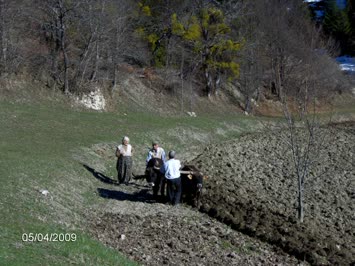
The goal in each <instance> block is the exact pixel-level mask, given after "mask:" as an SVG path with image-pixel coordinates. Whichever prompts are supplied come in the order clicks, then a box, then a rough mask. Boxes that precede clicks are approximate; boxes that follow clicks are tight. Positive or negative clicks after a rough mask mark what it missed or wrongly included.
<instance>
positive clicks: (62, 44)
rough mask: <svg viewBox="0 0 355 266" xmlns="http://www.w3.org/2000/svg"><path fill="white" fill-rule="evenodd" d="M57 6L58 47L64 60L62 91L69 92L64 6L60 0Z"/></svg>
mask: <svg viewBox="0 0 355 266" xmlns="http://www.w3.org/2000/svg"><path fill="white" fill-rule="evenodd" d="M59 6H60V15H59V24H60V49H61V50H62V53H63V61H64V93H65V94H69V58H68V53H67V49H66V46H65V41H66V40H65V38H66V32H65V22H64V17H65V13H64V7H63V2H62V1H59Z"/></svg>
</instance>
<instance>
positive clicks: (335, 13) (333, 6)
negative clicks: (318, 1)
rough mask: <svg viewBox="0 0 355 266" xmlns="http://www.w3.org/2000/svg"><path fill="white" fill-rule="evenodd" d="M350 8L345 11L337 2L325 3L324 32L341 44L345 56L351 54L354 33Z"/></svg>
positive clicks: (329, 1) (328, 1) (334, 0)
mask: <svg viewBox="0 0 355 266" xmlns="http://www.w3.org/2000/svg"><path fill="white" fill-rule="evenodd" d="M348 8H349V7H348V6H347V7H346V8H345V9H340V8H339V7H338V6H337V3H336V0H326V1H325V16H324V21H323V26H324V30H325V31H326V33H328V34H330V35H332V36H333V37H334V38H335V39H336V40H337V41H338V42H339V43H340V47H341V52H342V53H343V54H345V53H348V52H349V49H350V46H351V45H350V39H351V35H352V31H353V30H352V25H351V20H350V18H349V12H348Z"/></svg>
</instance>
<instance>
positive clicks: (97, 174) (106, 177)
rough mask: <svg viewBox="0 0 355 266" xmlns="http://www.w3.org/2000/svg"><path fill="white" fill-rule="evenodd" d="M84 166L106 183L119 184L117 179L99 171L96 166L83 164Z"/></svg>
mask: <svg viewBox="0 0 355 266" xmlns="http://www.w3.org/2000/svg"><path fill="white" fill-rule="evenodd" d="M83 166H84V168H85V169H86V170H88V171H89V172H90V173H91V174H92V175H93V176H94V177H95V178H96V179H98V180H100V181H101V182H103V183H106V184H117V181H116V180H113V179H111V178H109V177H108V176H105V175H104V174H102V173H100V172H97V171H96V170H95V169H94V168H91V167H90V166H88V165H86V164H83Z"/></svg>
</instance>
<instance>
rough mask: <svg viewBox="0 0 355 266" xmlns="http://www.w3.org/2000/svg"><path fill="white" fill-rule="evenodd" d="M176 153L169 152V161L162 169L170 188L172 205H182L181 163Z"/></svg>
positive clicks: (169, 193) (169, 195) (169, 196)
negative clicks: (176, 157)
mask: <svg viewBox="0 0 355 266" xmlns="http://www.w3.org/2000/svg"><path fill="white" fill-rule="evenodd" d="M175 155H176V153H175V151H170V152H169V160H168V161H166V162H165V163H164V165H163V167H162V169H163V172H164V176H165V179H166V181H167V187H168V198H169V201H170V203H171V204H172V205H177V204H179V203H180V198H181V177H180V168H181V163H180V161H179V160H177V159H175Z"/></svg>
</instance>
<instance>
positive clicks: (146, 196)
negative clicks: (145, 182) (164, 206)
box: [97, 188, 156, 203]
mask: <svg viewBox="0 0 355 266" xmlns="http://www.w3.org/2000/svg"><path fill="white" fill-rule="evenodd" d="M149 191H150V189H141V190H140V191H138V192H135V193H133V194H129V193H126V192H123V191H117V190H110V189H105V188H98V189H97V192H98V193H99V195H100V196H101V197H103V198H106V199H115V200H128V201H133V202H145V203H156V200H155V199H154V197H153V195H152V194H150V193H149Z"/></svg>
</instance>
